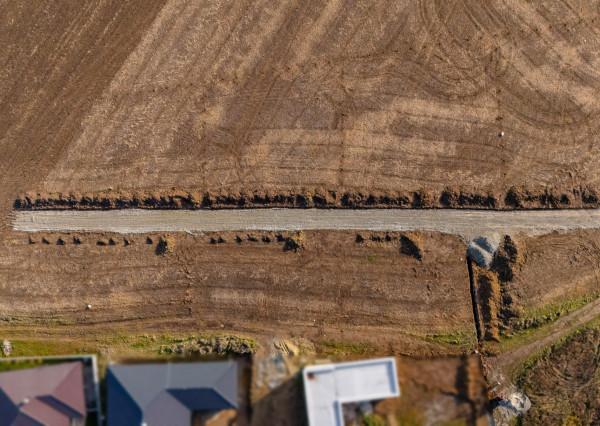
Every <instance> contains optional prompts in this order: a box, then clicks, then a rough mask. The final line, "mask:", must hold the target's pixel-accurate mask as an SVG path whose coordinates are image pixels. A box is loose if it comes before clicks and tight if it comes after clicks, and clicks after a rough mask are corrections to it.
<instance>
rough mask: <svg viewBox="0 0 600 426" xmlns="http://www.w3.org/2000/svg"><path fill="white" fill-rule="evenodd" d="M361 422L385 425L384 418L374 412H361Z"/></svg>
mask: <svg viewBox="0 0 600 426" xmlns="http://www.w3.org/2000/svg"><path fill="white" fill-rule="evenodd" d="M362 422H363V425H364V426H387V422H386V421H385V419H384V418H382V417H380V416H378V415H376V414H363V416H362Z"/></svg>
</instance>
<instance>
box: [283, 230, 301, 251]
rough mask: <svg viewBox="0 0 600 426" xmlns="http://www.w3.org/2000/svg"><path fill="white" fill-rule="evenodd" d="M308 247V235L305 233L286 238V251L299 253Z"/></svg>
mask: <svg viewBox="0 0 600 426" xmlns="http://www.w3.org/2000/svg"><path fill="white" fill-rule="evenodd" d="M305 247H306V234H305V233H304V232H303V231H298V232H294V233H293V234H292V235H290V236H289V237H287V238H285V244H284V246H283V250H284V251H294V252H296V253H297V252H298V251H300V250H304V248H305Z"/></svg>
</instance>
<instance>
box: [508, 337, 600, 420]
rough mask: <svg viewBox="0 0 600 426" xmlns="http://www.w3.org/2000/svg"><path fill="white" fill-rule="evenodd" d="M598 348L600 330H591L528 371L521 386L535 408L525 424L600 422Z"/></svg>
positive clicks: (564, 344)
mask: <svg viewBox="0 0 600 426" xmlns="http://www.w3.org/2000/svg"><path fill="white" fill-rule="evenodd" d="M599 347H600V330H598V329H588V330H585V331H583V332H581V333H576V334H575V335H574V336H573V337H572V338H570V339H568V341H567V342H565V343H562V344H560V345H558V346H557V347H554V348H553V349H552V351H551V352H550V353H549V354H548V355H546V356H545V357H543V358H542V359H541V360H540V361H538V362H537V363H536V365H534V366H533V367H532V368H531V369H530V370H528V371H527V372H526V373H525V374H524V376H523V377H522V379H521V383H520V385H521V386H522V388H523V390H524V391H525V392H526V393H527V395H529V397H530V398H531V402H532V408H531V410H530V411H529V412H528V413H527V414H526V415H525V416H524V417H523V422H522V424H524V425H538V424H548V425H549V424H586V425H587V424H598V423H600V378H599V376H598V371H599V369H600V355H599V353H598V348H599ZM569 421H570V423H569Z"/></svg>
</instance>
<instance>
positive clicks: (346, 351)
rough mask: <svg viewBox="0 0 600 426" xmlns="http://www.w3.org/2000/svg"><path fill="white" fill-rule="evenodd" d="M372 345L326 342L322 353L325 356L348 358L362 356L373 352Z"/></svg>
mask: <svg viewBox="0 0 600 426" xmlns="http://www.w3.org/2000/svg"><path fill="white" fill-rule="evenodd" d="M372 351H373V348H372V347H371V344H370V343H348V342H333V341H332V342H325V343H323V345H322V348H321V353H322V354H323V355H332V356H346V355H362V354H367V353H369V352H372Z"/></svg>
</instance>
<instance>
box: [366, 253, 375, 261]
mask: <svg viewBox="0 0 600 426" xmlns="http://www.w3.org/2000/svg"><path fill="white" fill-rule="evenodd" d="M375 259H377V256H375V255H374V254H370V255H368V256H367V261H368V262H369V263H374V262H375Z"/></svg>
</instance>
